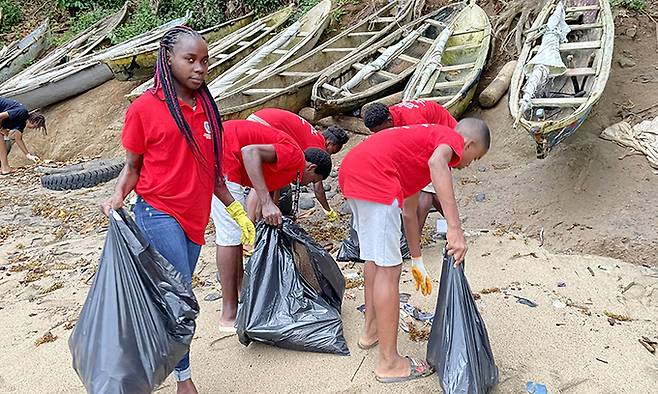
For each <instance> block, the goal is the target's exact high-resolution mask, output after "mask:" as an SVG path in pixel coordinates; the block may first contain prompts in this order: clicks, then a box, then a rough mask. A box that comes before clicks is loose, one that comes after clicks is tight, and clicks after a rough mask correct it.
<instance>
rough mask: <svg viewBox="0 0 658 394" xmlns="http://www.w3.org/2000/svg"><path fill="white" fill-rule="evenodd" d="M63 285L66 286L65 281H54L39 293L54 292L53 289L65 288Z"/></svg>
mask: <svg viewBox="0 0 658 394" xmlns="http://www.w3.org/2000/svg"><path fill="white" fill-rule="evenodd" d="M63 287H64V283H62V282H55V283H53V284H52V285H50V286H48V287H45V288H43V289H41V290H39V294H40V295H44V294H48V293H52V292H53V291H55V290H59V289H61V288H63Z"/></svg>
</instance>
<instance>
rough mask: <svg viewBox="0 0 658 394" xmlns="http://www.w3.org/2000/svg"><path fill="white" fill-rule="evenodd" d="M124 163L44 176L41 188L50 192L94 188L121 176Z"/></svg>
mask: <svg viewBox="0 0 658 394" xmlns="http://www.w3.org/2000/svg"><path fill="white" fill-rule="evenodd" d="M123 164H124V163H110V164H106V165H99V166H92V167H90V168H85V169H82V170H78V171H71V172H63V173H58V174H50V175H43V176H42V177H41V186H43V187H45V188H46V189H50V190H75V189H81V188H83V187H93V186H96V185H99V184H101V183H105V182H108V181H111V180H112V179H114V178H116V177H117V176H119V173H120V172H121V170H122V169H123Z"/></svg>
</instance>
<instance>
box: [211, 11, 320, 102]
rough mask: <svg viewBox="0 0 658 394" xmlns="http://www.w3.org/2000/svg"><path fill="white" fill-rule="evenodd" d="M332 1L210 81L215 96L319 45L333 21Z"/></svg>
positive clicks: (304, 16)
mask: <svg viewBox="0 0 658 394" xmlns="http://www.w3.org/2000/svg"><path fill="white" fill-rule="evenodd" d="M330 11H331V0H322V1H320V2H319V3H318V4H317V5H315V6H314V7H313V8H311V9H310V10H309V11H308V12H307V13H306V14H304V15H303V16H302V17H301V18H300V19H299V20H298V21H296V22H295V23H293V24H292V25H290V26H289V27H287V28H285V29H284V30H283V31H281V32H280V33H278V34H276V35H275V36H274V37H272V38H271V39H269V40H268V41H267V42H266V43H265V44H263V45H262V46H261V47H259V48H258V50H256V51H254V52H253V53H252V54H250V55H249V56H247V57H246V58H244V59H242V60H241V61H240V62H238V63H236V64H235V65H234V66H233V67H231V68H229V69H228V70H227V71H226V72H224V73H223V74H222V75H220V76H219V77H217V78H215V79H214V80H212V81H211V82H210V83H209V84H208V88H209V89H210V92H211V93H212V95H213V97H215V98H217V97H219V96H220V95H221V94H223V93H224V92H228V91H231V90H234V89H236V88H237V87H238V86H242V85H245V84H247V83H249V82H250V81H252V80H255V79H256V78H258V77H262V76H264V75H267V73H268V72H269V71H271V70H275V69H277V68H278V67H281V66H283V65H285V64H287V63H288V62H291V61H293V60H295V59H296V58H298V57H300V56H301V55H303V54H305V53H306V52H308V51H310V50H311V49H313V47H315V44H316V43H317V42H318V40H319V39H320V36H321V35H322V33H323V32H324V29H325V28H326V27H327V25H328V24H329V17H330Z"/></svg>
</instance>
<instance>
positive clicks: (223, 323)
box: [219, 318, 235, 332]
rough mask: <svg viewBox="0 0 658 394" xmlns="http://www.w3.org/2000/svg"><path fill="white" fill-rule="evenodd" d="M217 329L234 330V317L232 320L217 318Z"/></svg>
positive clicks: (223, 330)
mask: <svg viewBox="0 0 658 394" xmlns="http://www.w3.org/2000/svg"><path fill="white" fill-rule="evenodd" d="M219 331H221V332H235V318H233V319H232V320H226V319H219Z"/></svg>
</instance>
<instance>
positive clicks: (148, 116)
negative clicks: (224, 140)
mask: <svg viewBox="0 0 658 394" xmlns="http://www.w3.org/2000/svg"><path fill="white" fill-rule="evenodd" d="M199 102H200V101H199ZM180 103H181V108H182V111H183V116H184V117H185V120H186V121H187V123H188V124H189V125H190V128H191V129H192V133H193V136H194V140H195V141H196V143H197V144H198V146H199V148H200V150H201V155H202V156H203V157H204V158H205V162H200V161H199V160H198V159H196V158H195V157H194V154H193V153H192V150H191V149H190V148H189V147H188V145H187V144H186V143H185V138H184V137H183V134H182V133H181V132H180V130H179V128H178V126H177V125H176V122H175V121H174V118H173V117H172V116H171V114H170V112H169V109H168V108H167V103H166V102H165V101H164V96H163V94H162V91H161V90H160V91H158V93H157V94H156V95H154V94H152V93H150V92H146V93H144V94H143V95H141V96H140V97H139V98H138V99H137V100H135V102H133V103H132V104H131V105H130V107H128V112H127V113H126V120H125V124H124V127H123V132H122V133H121V142H122V144H123V146H124V148H126V149H127V150H128V151H130V152H133V153H136V154H141V155H143V164H142V169H141V172H140V174H139V179H138V180H137V185H136V186H135V191H136V192H137V194H139V195H140V196H142V198H143V199H144V200H146V202H147V203H149V204H150V205H151V206H153V207H154V208H155V209H157V210H160V211H163V212H165V213H167V214H169V215H171V216H173V217H174V218H175V219H176V220H177V221H178V223H179V224H180V226H181V227H182V228H183V231H185V235H187V237H188V238H189V239H190V241H192V242H194V243H196V244H200V245H203V244H204V242H205V241H204V238H205V237H204V232H205V229H206V226H207V225H208V219H209V217H210V202H211V198H212V195H213V191H214V188H215V167H214V163H215V158H214V153H213V141H212V136H211V133H210V126H209V124H208V118H207V117H206V114H205V112H204V110H203V106H202V105H200V104H199V105H197V106H196V108H194V109H193V108H192V107H191V106H189V105H188V104H186V103H183V102H182V101H181V102H180Z"/></svg>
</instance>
